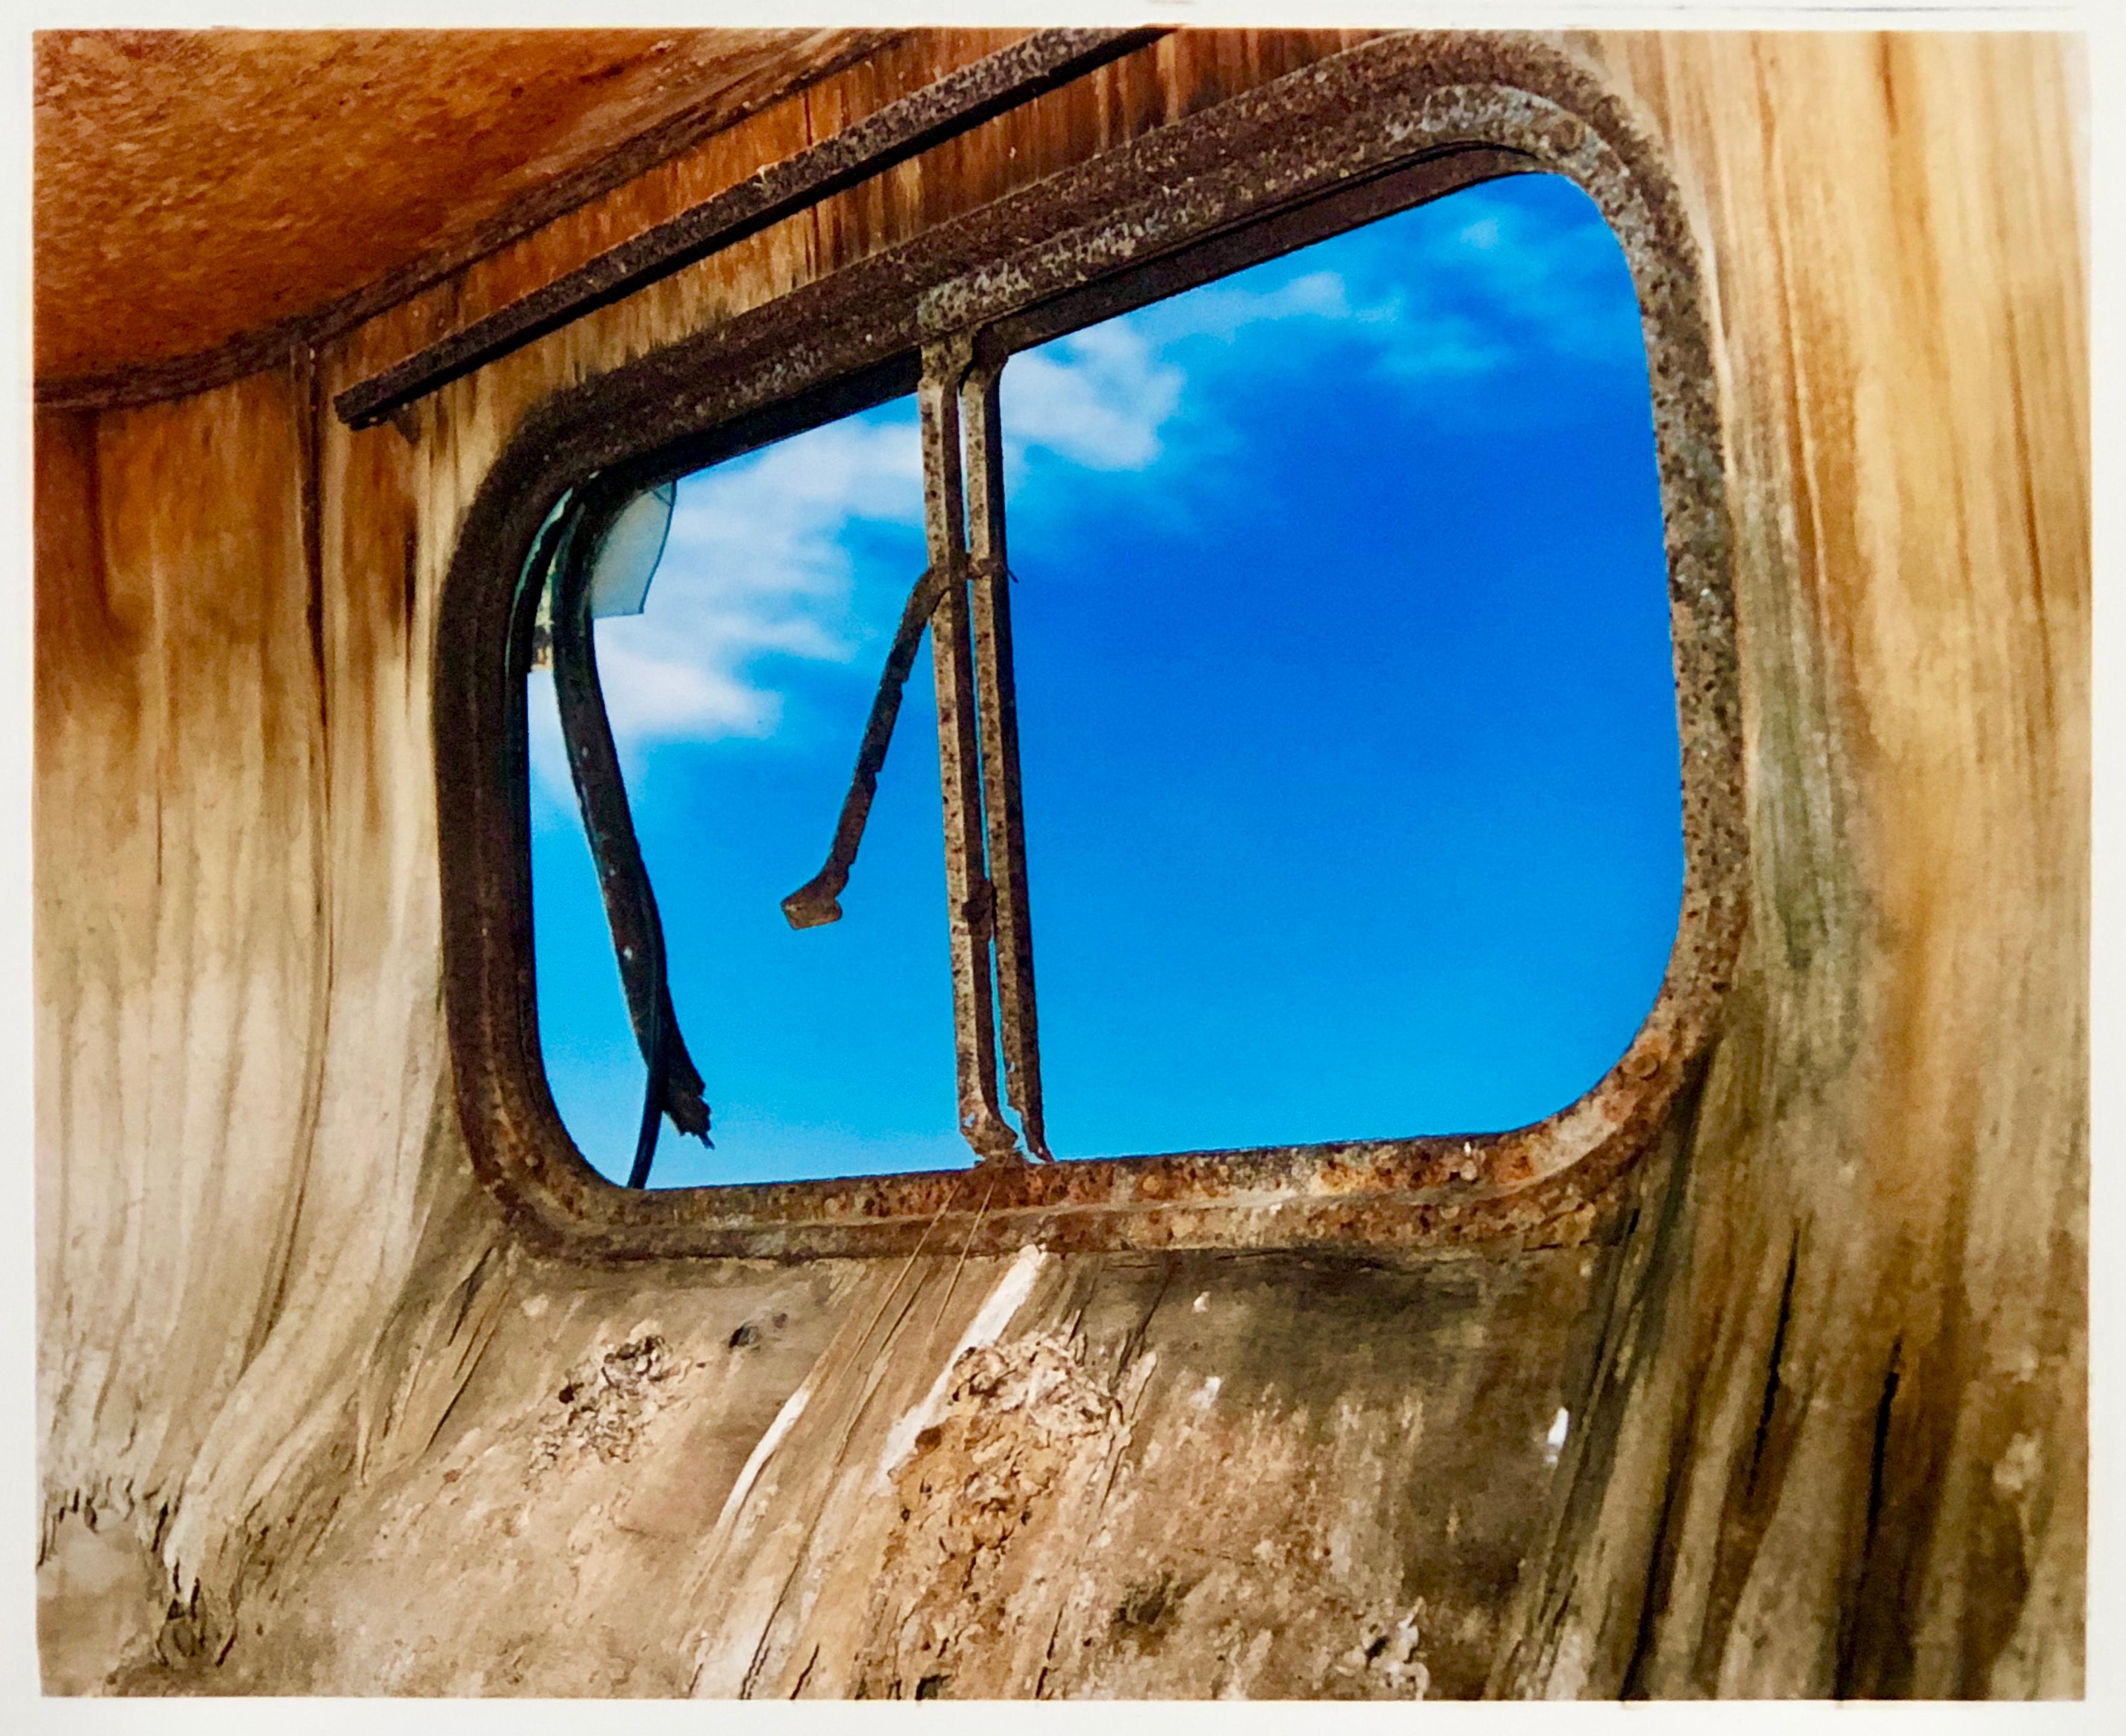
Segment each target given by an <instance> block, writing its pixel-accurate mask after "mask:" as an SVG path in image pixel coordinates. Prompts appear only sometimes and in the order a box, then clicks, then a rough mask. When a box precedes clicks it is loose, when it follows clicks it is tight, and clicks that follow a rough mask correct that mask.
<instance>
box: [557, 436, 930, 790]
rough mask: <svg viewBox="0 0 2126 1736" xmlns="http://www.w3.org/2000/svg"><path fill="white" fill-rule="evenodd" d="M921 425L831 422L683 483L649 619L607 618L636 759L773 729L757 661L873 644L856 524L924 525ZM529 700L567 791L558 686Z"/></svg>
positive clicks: (621, 709) (618, 726)
mask: <svg viewBox="0 0 2126 1736" xmlns="http://www.w3.org/2000/svg"><path fill="white" fill-rule="evenodd" d="M922 510H923V477H922V458H921V452H920V448H919V443H918V441H917V438H916V433H915V428H914V421H913V418H912V416H911V415H909V414H905V413H900V414H896V413H894V412H886V413H874V414H872V415H870V416H865V417H857V418H853V419H849V420H848V421H844V422H838V423H829V425H828V426H826V427H824V428H815V429H814V430H812V431H811V432H810V433H806V434H801V435H799V436H797V437H796V438H793V439H790V440H786V441H783V442H780V443H779V444H777V445H776V446H772V447H768V449H767V450H766V451H764V452H759V453H757V454H754V455H753V456H749V457H745V458H742V459H739V460H736V461H733V462H732V463H730V464H727V465H721V466H717V467H716V469H714V470H711V471H703V472H702V473H701V474H700V475H696V476H691V477H689V478H687V480H685V481H683V483H681V484H680V485H679V494H678V504H677V505H676V506H675V508H674V509H673V515H672V532H671V536H670V537H669V540H668V541H667V542H666V544H665V548H664V559H663V560H662V561H661V562H660V563H659V565H658V569H657V576H656V578H655V579H654V582H653V583H652V584H651V586H650V599H649V607H648V608H647V610H646V612H645V613H643V614H641V615H635V616H618V617H612V618H611V619H608V620H605V621H602V622H599V623H598V674H599V677H600V679H601V681H602V685H603V687H604V689H605V698H606V708H607V713H608V715H609V716H610V717H611V718H612V730H613V736H614V740H616V741H617V743H618V744H619V745H620V748H621V754H622V755H623V757H624V759H626V760H627V761H628V762H630V763H631V764H639V763H640V758H641V756H642V754H644V753H645V752H646V751H647V750H650V749H651V748H653V747H654V746H655V745H658V744H659V743H660V742H664V741H672V740H686V741H691V742H706V741H715V740H725V739H727V738H730V737H734V736H737V737H753V738H758V737H763V736H770V735H772V734H773V733H774V731H775V730H776V728H777V725H778V724H779V723H780V722H781V721H782V694H781V693H779V692H778V691H777V689H776V688H775V687H774V686H773V684H771V683H770V682H768V680H766V679H763V675H762V673H761V670H760V669H759V667H758V665H760V664H761V663H762V661H763V660H766V659H769V658H774V657H787V658H796V659H801V660H809V661H814V662H825V663H846V662H848V661H849V660H850V659H851V658H853V656H854V655H856V654H857V650H859V649H860V647H861V646H862V644H863V642H864V641H865V638H866V635H865V634H864V632H863V631H862V626H861V623H859V622H858V621H857V618H856V615H855V611H854V609H853V592H854V589H855V579H856V572H855V565H854V560H853V556H852V554H851V551H850V549H849V546H848V533H849V532H850V529H851V528H852V527H853V526H855V525H857V524H858V523H862V522H870V523H877V524H919V523H921V519H922ZM541 688H542V691H541V692H540V693H536V694H535V695H534V703H533V706H532V762H533V765H534V767H535V769H536V770H537V772H538V773H539V775H540V776H541V778H543V779H545V780H546V783H548V785H549V787H550V788H551V789H552V790H553V791H554V792H555V793H556V794H565V792H567V790H568V788H569V776H568V767H567V762H566V760H565V758H564V757H563V754H562V749H561V739H560V725H559V723H558V721H556V720H555V717H554V712H553V707H552V702H551V698H550V688H547V687H546V684H541Z"/></svg>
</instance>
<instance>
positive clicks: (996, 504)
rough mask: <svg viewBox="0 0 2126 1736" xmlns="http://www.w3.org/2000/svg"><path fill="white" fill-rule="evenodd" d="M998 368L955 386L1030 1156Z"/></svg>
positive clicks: (1001, 1008) (1032, 1094)
mask: <svg viewBox="0 0 2126 1736" xmlns="http://www.w3.org/2000/svg"><path fill="white" fill-rule="evenodd" d="M1000 371H1001V364H999V363H992V364H987V365H983V366H978V367H975V368H973V369H972V370H971V371H969V373H968V375H967V376H966V381H965V383H964V385H963V386H961V392H960V406H961V426H962V428H964V430H965V433H966V461H967V469H966V508H967V553H968V556H969V557H970V564H969V589H970V601H971V603H972V604H973V617H974V636H975V684H976V699H977V702H978V703H979V705H980V735H981V748H982V817H983V823H984V829H985V831H986V832H987V834H988V843H989V877H990V887H992V888H993V889H994V898H993V899H992V901H991V909H992V913H993V920H992V922H991V941H992V947H991V950H992V952H993V953H994V958H995V961H996V1000H997V1024H998V1033H999V1038H1000V1039H1001V1043H1002V1047H1003V1049H1004V1097H1005V1100H1006V1101H1008V1102H1009V1104H1010V1105H1011V1107H1012V1108H1013V1109H1016V1110H1017V1111H1018V1122H1019V1126H1020V1128H1022V1129H1023V1131H1024V1133H1025V1135H1026V1149H1027V1152H1028V1155H1029V1156H1031V1157H1037V1158H1041V1159H1043V1160H1046V1159H1047V1158H1048V1157H1049V1156H1050V1153H1049V1150H1048V1134H1047V1131H1046V1125H1045V1123H1044V1121H1043V1119H1042V1109H1041V1043H1040V1030H1039V1020H1038V1019H1037V1017H1036V1015H1035V1012H1034V1000H1033V919H1032V909H1031V904H1030V901H1029V899H1028V895H1027V882H1026V816H1025V807H1024V804H1023V802H1022V800H1021V798H1020V791H1019V772H1018V682H1017V679H1015V677H1014V675H1013V669H1012V656H1011V589H1010V585H1011V577H1010V573H1009V570H1008V569H1007V567H1006V565H1005V562H1004V427H1003V422H1002V419H1001V418H1000V416H999V413H998V408H997V385H998V380H999V374H1000Z"/></svg>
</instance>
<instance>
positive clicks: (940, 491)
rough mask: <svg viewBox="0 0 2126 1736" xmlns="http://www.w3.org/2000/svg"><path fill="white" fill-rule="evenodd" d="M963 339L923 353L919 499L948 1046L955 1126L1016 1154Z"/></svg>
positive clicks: (991, 1153) (989, 1148)
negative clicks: (970, 524) (1002, 1020)
mask: <svg viewBox="0 0 2126 1736" xmlns="http://www.w3.org/2000/svg"><path fill="white" fill-rule="evenodd" d="M973 356H974V352H973V347H972V345H971V343H969V342H968V341H967V340H966V338H955V339H952V340H951V341H949V342H947V343H940V344H937V345H934V346H932V347H931V348H928V349H926V350H925V351H924V365H923V384H922V386H920V387H919V389H918V391H917V398H918V400H919V404H920V406H921V409H922V418H923V505H924V528H925V531H926V532H927V534H928V538H929V544H930V565H931V566H932V568H933V569H934V570H938V571H942V572H944V573H947V574H949V575H952V576H951V577H950V578H948V579H947V582H946V584H945V588H944V590H943V594H941V595H940V596H939V598H938V609H937V613H935V614H934V615H933V617H931V623H932V626H931V642H930V662H931V667H932V669H933V671H934V673H935V674H936V676H937V687H938V784H939V788H940V789H941V792H942V793H943V797H944V807H945V898H946V906H947V922H948V925H949V926H950V929H951V941H952V1047H953V1050H954V1053H955V1056H956V1058H957V1064H958V1069H959V1095H960V1131H961V1133H963V1134H964V1135H966V1141H967V1143H968V1144H969V1145H971V1146H972V1147H974V1149H975V1152H976V1155H977V1156H978V1157H980V1158H981V1159H982V1160H983V1161H985V1162H999V1161H1009V1160H1010V1159H1012V1158H1013V1157H1017V1156H1018V1140H1017V1139H1016V1138H1013V1134H1012V1131H1011V1128H1010V1127H1009V1125H1008V1124H1007V1123H1005V1121H1004V1117H1003V1114H1001V1112H1000V1111H999V1109H998V1107H997V1092H996V1007H995V1001H994V996H993V995H992V992H991V987H990V952H991V948H992V945H993V940H992V935H993V932H994V913H995V906H996V900H995V895H994V892H992V890H991V888H990V881H989V876H988V873H986V872H985V864H984V850H983V845H984V843H985V839H984V835H983V830H984V829H983V825H982V760H981V744H980V735H979V724H978V719H979V707H980V698H979V695H978V694H977V693H976V685H975V657H974V644H973V640H972V636H971V630H970V627H971V624H970V622H969V618H968V617H969V608H968V604H969V598H968V594H967V589H968V588H967V581H966V570H967V554H966V542H965V538H966V497H965V494H964V491H963V486H962V475H961V450H962V448H961V428H960V391H961V383H962V381H965V379H966V374H967V370H968V368H969V367H970V366H971V364H972V362H973Z"/></svg>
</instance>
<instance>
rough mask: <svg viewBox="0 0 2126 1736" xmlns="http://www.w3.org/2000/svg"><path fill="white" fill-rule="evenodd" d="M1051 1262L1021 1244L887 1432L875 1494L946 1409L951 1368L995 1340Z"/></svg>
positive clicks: (887, 1483)
mask: <svg viewBox="0 0 2126 1736" xmlns="http://www.w3.org/2000/svg"><path fill="white" fill-rule="evenodd" d="M1047 1263H1048V1256H1047V1254H1046V1251H1044V1250H1042V1249H1041V1248H1038V1247H1023V1248H1021V1249H1020V1250H1019V1251H1018V1255H1017V1256H1016V1257H1014V1258H1013V1261H1012V1262H1011V1264H1010V1265H1009V1266H1007V1267H1006V1268H1005V1269H1004V1275H1003V1276H1002V1277H1001V1278H999V1279H998V1280H997V1281H996V1287H995V1288H994V1289H992V1290H991V1291H990V1293H989V1294H988V1295H987V1296H986V1297H985V1298H983V1301H982V1305H981V1307H980V1308H978V1309H977V1310H976V1313H975V1317H974V1318H973V1319H972V1320H971V1321H969V1322H967V1329H966V1332H962V1333H961V1335H960V1341H959V1342H958V1343H957V1344H956V1345H954V1346H952V1355H949V1356H947V1358H946V1359H945V1364H944V1366H943V1368H941V1369H938V1378H937V1379H935V1380H933V1381H932V1382H931V1384H930V1390H929V1391H928V1392H927V1393H924V1395H923V1399H922V1402H921V1403H919V1404H917V1405H915V1406H914V1407H913V1408H911V1409H910V1410H909V1412H907V1414H906V1415H905V1416H903V1417H901V1419H900V1421H898V1422H896V1423H895V1424H894V1426H893V1427H892V1429H891V1431H889V1432H888V1434H887V1436H886V1445H885V1446H884V1447H882V1448H881V1450H880V1451H879V1455H878V1469H877V1471H876V1473H875V1474H874V1475H873V1477H872V1492H873V1493H874V1494H879V1495H883V1494H885V1493H886V1492H887V1491H889V1490H890V1489H891V1488H892V1486H893V1473H894V1472H895V1470H896V1469H899V1468H900V1464H901V1462H902V1461H903V1460H904V1459H906V1458H907V1457H908V1455H909V1454H910V1453H911V1452H913V1451H914V1450H915V1437H916V1436H918V1435H919V1434H921V1433H922V1432H923V1431H924V1430H925V1429H926V1428H928V1427H929V1426H930V1425H931V1424H932V1423H933V1422H935V1421H937V1420H938V1417H939V1416H940V1415H941V1414H942V1413H943V1410H944V1408H945V1399H946V1395H947V1393H950V1392H951V1391H952V1384H953V1380H954V1378H955V1376H954V1374H953V1370H954V1369H956V1368H957V1367H958V1365H959V1361H960V1359H961V1357H962V1356H964V1355H966V1354H967V1352H968V1351H970V1350H982V1349H985V1348H986V1347H987V1346H990V1345H992V1344H994V1343H995V1342H996V1341H997V1337H998V1335H999V1334H1000V1333H1001V1332H1003V1331H1004V1328H1005V1327H1008V1326H1009V1325H1010V1324H1011V1318H1012V1316H1013V1315H1014V1314H1016V1313H1018V1310H1019V1306H1020V1304H1021V1303H1023V1302H1024V1301H1025V1300H1026V1298H1028V1296H1029V1295H1031V1294H1032V1292H1033V1280H1035V1279H1036V1278H1037V1277H1039V1276H1040V1275H1041V1269H1042V1266H1044V1265H1046V1264H1047Z"/></svg>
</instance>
